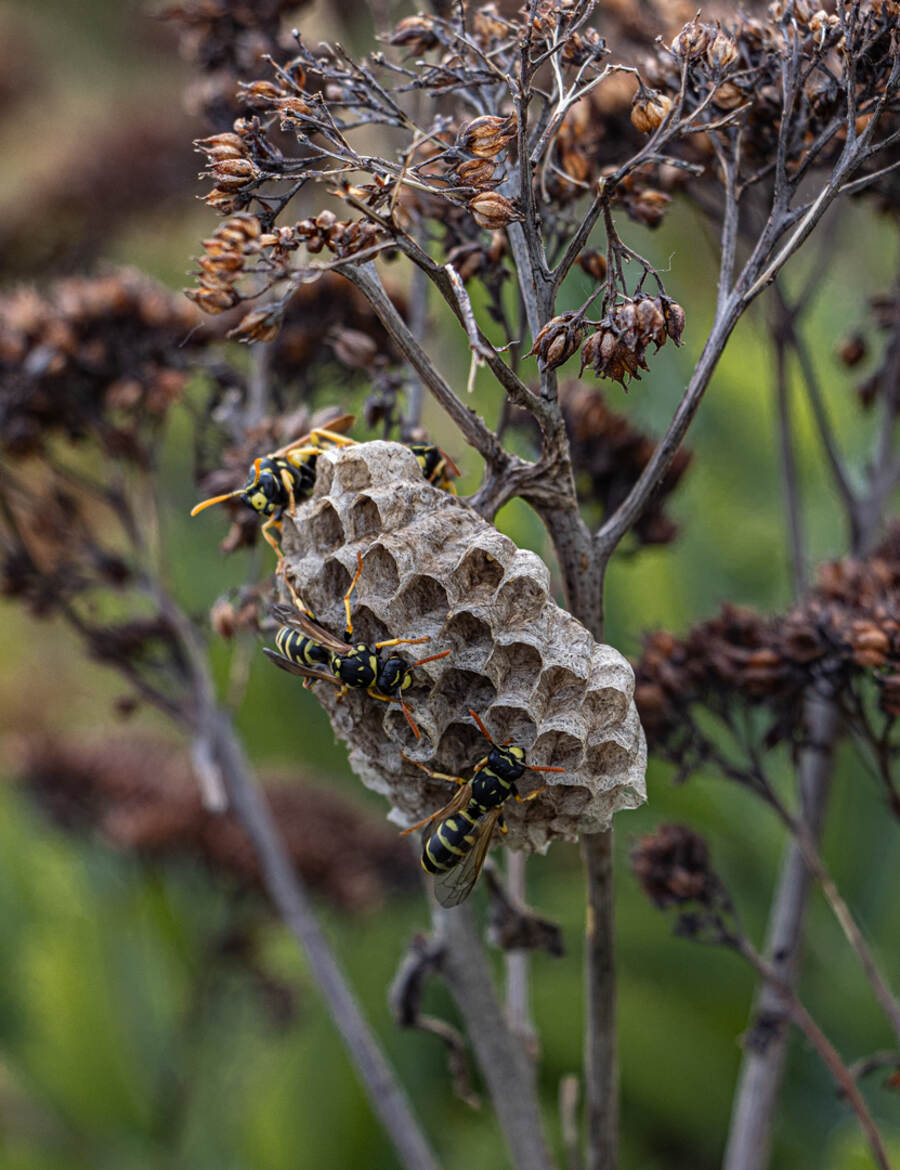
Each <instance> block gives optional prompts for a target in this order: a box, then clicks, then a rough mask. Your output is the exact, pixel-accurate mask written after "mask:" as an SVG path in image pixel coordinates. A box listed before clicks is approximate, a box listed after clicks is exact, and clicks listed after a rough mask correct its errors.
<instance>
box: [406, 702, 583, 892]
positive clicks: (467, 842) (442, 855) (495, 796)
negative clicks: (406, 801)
mask: <svg viewBox="0 0 900 1170" xmlns="http://www.w3.org/2000/svg"><path fill="white" fill-rule="evenodd" d="M469 714H470V715H471V716H472V718H473V719H474V720H475V722H476V724H477V725H478V730H479V731H480V732H481V734H482V735H483V736H484V737H485V739H486V740H487V741H488V743H489V744H490V745H491V750H490V751H489V752H488V754H487V755H486V756H485V757H484V759H482V760H479V761H478V763H477V764H476V765H475V770H474V772H473V774H472V779H471V780H464V779H463V778H462V777H461V776H449V775H447V774H446V773H445V772H432V771H431V769H430V768H426V767H425V765H424V764H420V763H418V762H417V761H416V760H409V763H411V764H415V765H416V767H417V768H421V769H422V771H423V772H427V773H428V775H429V776H432V777H434V778H435V779H436V780H449V781H450V782H451V783H453V784H458V785H459V791H458V792H457V794H456V795H455V796H454V797H453V799H452V800H451V801H450V803H449V804H447V805H445V806H444V808H441V809H438V811H437V812H436V813H433V814H432V815H431V816H430V817H427V818H426V819H425V820H424V821H420V822H419V823H418V824H417V825H411V826H410V827H409V828H408V829H405V830H404V833H403V835H404V836H405V835H406V834H407V833H412V832H413V831H414V830H415V829H421V828H423V827H426V832H425V842H424V845H423V847H422V868H423V869H424V870H425V871H426V872H427V873H430V874H433V875H434V893H435V897H436V898H437V900H438V901H439V902H440V904H441V905H442V906H458V905H459V904H460V902H464V901H465V900H466V898H468V896H469V894H471V892H472V890H473V888H474V886H475V883H476V882H477V881H478V875H479V874H480V873H481V868H482V866H483V865H484V862H485V859H486V857H487V854H488V848H489V847H490V844H491V838H492V837H493V835H494V828H495V826H499V827H500V831H501V832H506V826H505V824H504V822H503V806H504V804H505V803H506V801H507V800H509V798H510V797H511V796H513V797H515V799H516V800H518V801H519V802H520V803H525V802H526V801H529V800H534V798H535V797H536V796H540V794H541V793H542V792H543V791H544V789H545V788H546V784H545V785H542V786H541V787H540V788H537V789H535V791H534V792H530V793H529V794H528V795H527V796H519V793H518V792H517V791H516V781H517V780H519V779H520V778H521V777H522V776H523V775H524V774H525V772H564V771H565V768H551V767H549V766H546V765H544V766H540V767H539V766H536V765H534V764H526V763H525V749H524V748H522V747H519V746H517V745H516V744H510V742H509V740H507V742H506V743H504V744H497V743H495V742H494V740H493V739H492V738H491V736H490V733H489V732H488V730H487V728H486V727H485V725H484V724H483V723H482V722H481V720H480V719H479V718H478V716H477V715H476V714H475V712H474V711H473V710H472V709H471V707H470V708H469ZM404 759H408V757H406V756H404Z"/></svg>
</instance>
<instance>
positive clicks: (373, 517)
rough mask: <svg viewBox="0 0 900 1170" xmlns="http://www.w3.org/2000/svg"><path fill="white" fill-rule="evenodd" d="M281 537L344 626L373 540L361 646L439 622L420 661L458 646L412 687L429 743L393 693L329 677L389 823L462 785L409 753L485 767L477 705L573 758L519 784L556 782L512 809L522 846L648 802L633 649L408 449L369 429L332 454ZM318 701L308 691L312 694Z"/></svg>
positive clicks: (553, 752) (552, 756)
mask: <svg viewBox="0 0 900 1170" xmlns="http://www.w3.org/2000/svg"><path fill="white" fill-rule="evenodd" d="M283 547H284V552H285V558H286V564H287V574H288V579H289V580H290V581H291V582H292V584H293V585H294V587H295V589H296V590H297V592H298V593H299V594H300V596H301V597H302V598H303V599H304V601H305V603H306V604H307V605H308V606H309V607H310V608H311V609H312V610H313V612H314V613H315V615H316V619H317V621H319V622H320V623H321V624H322V625H324V626H326V627H327V628H328V629H330V630H331V631H333V632H334V633H336V634H339V633H342V631H343V629H344V611H343V595H344V593H345V592H346V590H347V588H348V586H349V584H350V581H351V579H352V577H353V574H354V573H355V571H356V565H357V552H360V553H362V555H363V558H364V559H363V572H362V576H361V578H360V580H359V583H358V585H357V587H356V590H355V591H354V593H353V597H352V615H353V624H354V637H353V640H354V642H357V641H366V642H370V643H371V642H378V641H383V640H386V639H388V638H397V637H409V638H417V637H422V636H424V635H427V636H428V637H429V639H430V640H429V641H428V642H427V643H424V644H423V645H421V646H401V647H399V648H398V649H399V652H400V653H402V654H403V656H404V657H405V658H406V659H407V661H409V662H413V661H415V659H416V658H419V657H424V656H425V655H427V654H433V653H437V652H438V651H441V650H445V649H448V648H449V649H451V650H452V653H451V654H450V655H449V656H448V657H446V658H441V659H439V660H438V661H436V662H429V663H427V664H426V665H424V666H421V667H419V668H417V669H416V670H415V672H414V675H415V680H416V681H415V685H414V686H413V687H412V688H411V689H410V690H408V691H407V692H406V696H407V702H408V704H409V707H410V709H411V711H412V714H413V717H414V719H415V721H416V723H417V725H418V727H419V729H420V731H421V739H419V740H417V739H416V738H415V736H414V735H413V732H412V730H411V729H410V727H409V725H408V724H407V722H406V720H405V719H404V716H403V713H402V711H401V710H400V708H399V706H398V705H397V704H396V703H384V702H379V701H378V700H376V699H373V698H372V697H371V696H370V695H368V694H366V693H365V692H364V691H350V692H349V693H348V694H347V696H346V697H345V698H344V699H343V700H342V701H341V702H337V691H336V689H334V688H332V687H330V686H327V685H324V684H322V683H316V685H315V688H314V691H315V694H316V696H317V698H318V699H319V701H320V703H322V705H323V706H324V707H325V709H326V710H327V712H328V714H329V717H330V719H331V723H332V726H333V728H334V730H335V733H336V734H337V735H338V736H339V737H340V738H341V739H342V740H344V742H345V743H346V744H347V747H348V749H349V753H350V764H351V766H352V768H353V770H354V771H355V772H356V774H357V775H358V776H359V777H360V778H361V780H362V781H363V783H364V784H365V785H366V786H367V787H369V788H371V789H373V790H374V791H375V792H380V793H382V794H383V795H384V796H386V797H387V799H388V800H389V801H390V803H391V805H392V806H393V808H392V813H391V818H390V819H392V820H394V821H396V822H397V823H398V824H402V825H408V824H412V823H413V822H415V821H419V820H422V819H423V818H424V817H427V816H429V815H430V814H431V813H433V812H435V811H436V810H437V809H439V808H440V807H442V806H443V805H444V804H446V803H447V801H448V800H449V799H450V797H451V796H452V795H453V793H454V792H455V791H456V789H455V788H453V787H451V786H450V785H449V784H448V783H447V782H446V781H438V780H434V779H432V778H431V777H429V776H428V775H426V773H425V772H423V771H421V769H419V768H416V767H414V766H413V765H412V764H410V763H407V762H406V761H405V760H404V759H403V758H402V755H401V752H402V753H405V754H406V755H407V756H409V757H411V758H413V759H415V760H419V761H420V762H422V763H423V764H425V765H427V766H428V767H429V768H431V769H432V770H435V771H440V772H446V773H450V774H451V775H460V776H464V777H466V778H468V777H469V776H471V774H472V768H473V766H474V765H475V764H476V763H477V762H478V760H480V759H481V758H482V757H483V756H484V755H485V754H486V753H487V751H488V750H489V744H488V743H487V742H486V741H485V739H484V738H483V737H482V735H481V734H480V733H479V731H478V729H477V728H476V727H475V725H474V723H473V721H472V719H471V717H470V716H469V714H468V708H470V707H471V708H473V709H474V710H475V711H477V712H478V714H479V715H480V716H481V718H482V720H483V721H484V723H485V725H486V726H487V728H488V730H489V731H490V733H491V735H492V736H493V737H494V739H495V740H496V741H497V742H498V743H502V742H503V741H504V740H507V739H510V740H512V741H513V742H515V743H517V744H521V745H522V746H523V747H524V748H525V749H526V750H527V753H528V754H527V760H528V762H529V763H530V764H554V765H556V766H559V767H562V768H565V772H562V773H552V772H551V773H541V772H526V773H525V775H524V776H523V777H522V779H521V781H520V782H519V785H518V787H519V790H520V792H521V793H522V794H523V795H526V794H527V792H529V791H531V790H532V789H534V788H536V787H538V786H539V785H540V784H542V783H544V782H545V781H546V782H547V783H548V785H549V786H548V788H547V790H546V791H545V792H544V793H543V794H542V795H541V796H539V797H538V798H537V799H536V800H534V801H532V802H529V803H527V804H519V803H517V802H515V801H510V802H509V804H508V805H507V821H508V824H509V836H508V838H507V842H508V843H509V844H510V845H512V846H514V847H524V848H527V849H541V848H543V847H544V846H546V844H547V843H548V842H549V841H550V840H552V839H553V838H554V837H566V838H570V839H571V838H574V837H576V836H577V835H579V834H580V833H585V832H594V831H596V830H598V829H602V828H605V827H606V826H608V825H609V822H610V820H611V818H612V815H613V813H614V812H616V811H617V810H619V809H622V808H635V807H637V805H639V804H641V803H642V802H643V801H644V800H645V799H646V788H645V783H644V771H645V767H646V762H647V752H646V745H645V742H644V734H643V731H642V729H641V725H640V720H639V719H638V714H637V710H636V708H635V705H634V700H633V697H632V696H633V690H634V676H633V674H632V670H631V667H630V666H629V664H628V662H627V661H626V660H625V659H624V658H623V657H622V655H621V654H619V653H618V651H616V650H613V649H612V647H610V646H604V645H599V644H598V643H596V642H595V641H594V640H593V638H592V637H591V635H590V634H589V633H588V631H587V630H586V629H585V628H584V626H582V625H581V624H580V622H578V621H576V620H575V618H573V617H572V616H571V615H570V614H568V613H566V612H565V611H564V610H562V609H560V608H559V607H558V606H557V605H556V604H555V603H554V602H553V601H552V600H551V599H550V596H549V589H550V574H549V571H548V569H547V567H546V565H545V564H544V563H543V561H542V560H541V559H540V558H539V557H538V556H536V555H535V554H534V553H532V552H527V551H524V550H522V549H519V548H517V547H516V545H515V544H514V543H513V541H512V540H510V539H509V538H508V537H506V536H503V535H502V534H501V533H499V532H498V531H497V530H496V528H494V527H493V526H492V525H491V524H489V523H488V522H487V521H486V520H483V519H482V518H481V517H480V516H479V515H478V514H477V513H476V512H475V511H473V510H472V509H471V508H470V507H468V505H466V504H465V503H463V502H462V501H461V500H459V499H457V498H456V497H454V496H452V495H450V494H449V493H447V492H445V491H441V490H439V489H438V488H435V487H432V486H431V485H430V484H429V483H427V482H426V480H425V479H424V478H423V476H422V473H421V470H420V468H419V465H418V463H417V462H416V460H415V458H414V456H413V455H412V453H411V452H410V451H409V450H407V448H405V447H403V446H401V445H400V444H398V443H383V442H372V443H363V444H359V445H357V446H353V447H347V448H344V449H342V450H340V451H328V452H327V453H325V454H323V455H320V456H319V460H318V476H317V482H316V488H315V493H314V495H313V498H312V499H311V500H309V501H308V502H306V503H305V504H302V505H300V506H299V507H298V508H297V512H296V515H295V517H294V519H293V521H291V519H290V518H285V523H284V531H283ZM305 699H306V697H305V696H301V694H300V693H299V691H298V698H297V701H298V704H300V703H302V702H303V701H304V700H305ZM306 701H309V700H306Z"/></svg>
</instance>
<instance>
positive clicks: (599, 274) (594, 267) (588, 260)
mask: <svg viewBox="0 0 900 1170" xmlns="http://www.w3.org/2000/svg"><path fill="white" fill-rule="evenodd" d="M578 264H579V267H580V268H582V269H583V271H585V272H586V273H587V274H588V276H591V277H593V278H594V280H596V282H597V283H598V284H600V282H601V281H604V280H606V257H605V256H604V255H603V253H602V252H598V251H597V250H596V248H587V249H585V251H584V252H582V253H581V255H580V256H579V257H578Z"/></svg>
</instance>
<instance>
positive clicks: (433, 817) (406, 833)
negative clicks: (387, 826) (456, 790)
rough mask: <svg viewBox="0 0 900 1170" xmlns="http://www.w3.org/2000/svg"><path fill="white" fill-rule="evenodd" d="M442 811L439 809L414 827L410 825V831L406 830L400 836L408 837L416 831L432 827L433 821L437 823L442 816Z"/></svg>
mask: <svg viewBox="0 0 900 1170" xmlns="http://www.w3.org/2000/svg"><path fill="white" fill-rule="evenodd" d="M442 811H443V810H442V809H438V810H437V812H436V813H432V814H431V816H430V817H426V818H425V820H424V821H418V822H417V823H416V824H414V825H410V826H409V828H408V829H404V830H403V832H402V833H401V834H400V836H401V837H408V836H409V835H410V833H414V832H415V831H416V829H424V828H425V826H426V825H430V824H431V823H432V821H436V820H437V819H438V817H439V816H440V815H441V812H442Z"/></svg>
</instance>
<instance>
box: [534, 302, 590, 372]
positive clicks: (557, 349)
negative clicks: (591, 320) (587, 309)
mask: <svg viewBox="0 0 900 1170" xmlns="http://www.w3.org/2000/svg"><path fill="white" fill-rule="evenodd" d="M583 339H584V319H583V318H582V317H581V316H579V315H578V314H577V313H562V314H560V315H559V316H558V317H553V318H552V319H551V320H549V321H548V322H547V324H546V325H545V326H544V327H543V329H541V330H540V332H539V333H538V335H537V337H535V339H534V345H533V346H532V347H531V349H530V351H529V353H530V355H532V356H534V355H536V356H537V359H538V361H539V362H540V363H541V364H542V365H543V366H544V367H545V369H548V370H553V369H555V368H556V367H557V366H561V365H562V364H563V362H565V361H568V360H569V358H570V357H571V356H572V354H573V353H575V351H576V350H577V349H578V347H579V346H580V345H581V342H582V340H583Z"/></svg>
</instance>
